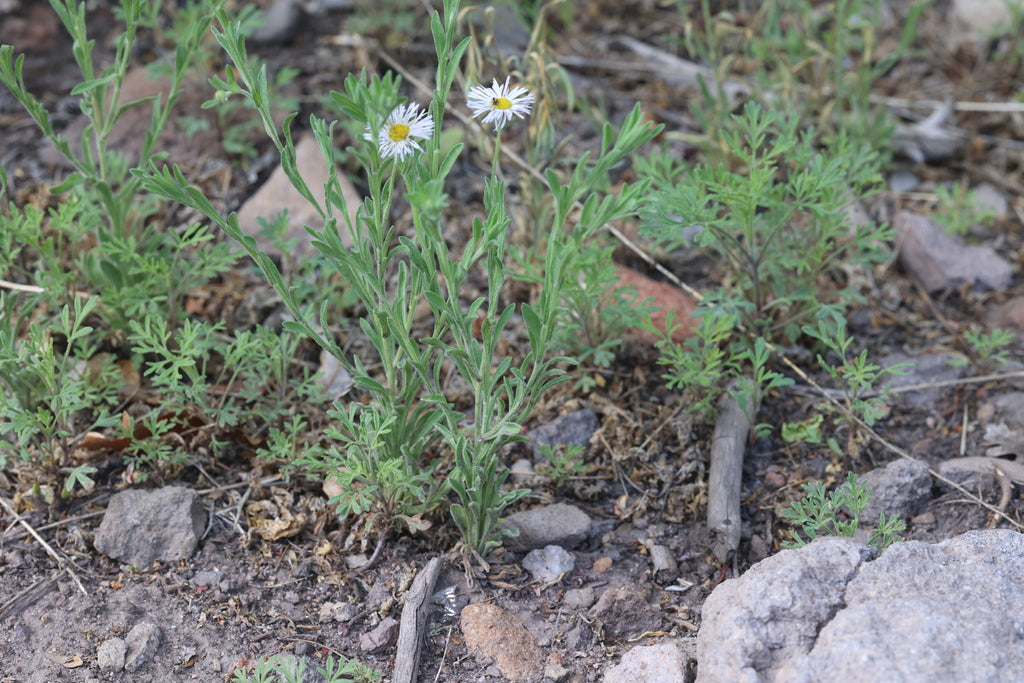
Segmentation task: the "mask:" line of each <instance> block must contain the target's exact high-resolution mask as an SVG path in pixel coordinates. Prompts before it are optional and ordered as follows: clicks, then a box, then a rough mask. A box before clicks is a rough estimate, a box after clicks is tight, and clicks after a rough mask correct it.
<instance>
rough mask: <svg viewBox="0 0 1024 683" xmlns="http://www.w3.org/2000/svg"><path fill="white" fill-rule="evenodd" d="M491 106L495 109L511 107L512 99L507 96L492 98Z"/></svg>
mask: <svg viewBox="0 0 1024 683" xmlns="http://www.w3.org/2000/svg"><path fill="white" fill-rule="evenodd" d="M491 106H492V107H494V108H495V109H511V108H512V100H510V99H509V98H507V97H494V98H491Z"/></svg>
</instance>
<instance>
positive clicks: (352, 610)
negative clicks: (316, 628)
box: [320, 602, 359, 623]
mask: <svg viewBox="0 0 1024 683" xmlns="http://www.w3.org/2000/svg"><path fill="white" fill-rule="evenodd" d="M357 614H359V608H358V607H356V606H355V605H354V604H353V603H351V602H325V603H324V604H322V605H320V623H323V622H325V621H337V622H341V623H345V622H347V621H351V620H352V617H354V616H355V615H357Z"/></svg>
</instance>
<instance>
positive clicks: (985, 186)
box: [974, 183, 1010, 221]
mask: <svg viewBox="0 0 1024 683" xmlns="http://www.w3.org/2000/svg"><path fill="white" fill-rule="evenodd" d="M974 206H975V208H976V209H988V211H990V212H991V213H992V215H993V216H994V217H995V219H996V220H1000V221H1001V220H1003V219H1004V218H1006V217H1007V216H1009V215H1010V202H1009V201H1008V200H1007V199H1006V195H1005V194H1003V193H1002V192H1001V191H1000V190H999V188H997V187H996V186H995V185H993V184H992V183H979V184H978V186H977V187H975V188H974Z"/></svg>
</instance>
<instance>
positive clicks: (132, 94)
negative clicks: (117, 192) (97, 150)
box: [40, 66, 264, 168]
mask: <svg viewBox="0 0 1024 683" xmlns="http://www.w3.org/2000/svg"><path fill="white" fill-rule="evenodd" d="M170 88H171V79H170V77H169V76H162V77H160V78H153V77H152V73H151V72H150V71H149V69H147V68H146V67H145V66H133V67H131V68H130V69H128V72H127V73H126V74H125V78H124V82H123V83H122V85H121V89H120V92H119V93H118V104H120V105H124V104H127V103H129V102H135V101H137V100H142V99H145V98H152V97H157V96H159V97H160V102H161V104H164V105H166V103H167V94H168V92H169V91H170ZM110 90H112V89H108V92H109V91H110ZM213 93H214V91H213V88H212V87H211V86H210V84H209V83H208V82H207V81H206V76H204V75H203V74H202V73H201V69H198V68H194V69H192V70H191V71H190V73H189V75H188V76H186V77H185V80H184V81H183V84H182V90H181V92H180V96H179V97H178V100H177V101H176V102H175V104H174V109H173V110H172V111H171V114H170V117H169V118H168V119H167V125H165V126H164V129H163V131H162V132H161V133H160V136H159V138H157V143H156V145H155V147H154V149H157V150H160V151H162V152H167V153H168V155H169V158H170V159H172V160H173V161H174V163H177V164H181V165H182V166H185V167H187V166H189V165H190V164H191V163H193V162H195V161H196V160H198V159H200V158H203V157H207V156H208V155H209V154H210V152H211V151H212V152H213V154H214V155H217V154H222V152H221V149H222V147H221V138H220V136H221V129H220V122H219V121H218V117H217V113H216V110H215V109H203V108H202V104H203V102H205V101H206V100H209V99H210V98H211V97H212V96H213ZM246 115H247V116H248V115H249V114H248V113H247V114H246ZM186 116H188V117H191V118H194V119H199V120H202V121H205V122H206V123H207V126H206V127H205V128H203V129H197V130H189V131H186V130H185V127H184V125H185V124H184V123H183V119H184V117H186ZM152 122H153V105H152V104H151V103H148V102H147V103H143V104H140V105H138V106H135V107H132V108H131V109H128V110H126V111H124V113H122V114H121V116H119V117H118V119H117V123H116V125H114V127H113V129H112V130H111V132H110V135H109V136H108V137H107V147H108V149H116V150H117V151H118V153H120V154H123V155H124V157H125V160H126V161H127V163H129V164H131V165H135V164H138V162H139V158H140V157H141V156H142V151H143V146H144V144H145V140H146V133H147V132H148V131H149V130H150V127H151V126H152ZM89 125H91V122H90V121H89V118H88V117H87V116H85V115H84V114H82V115H79V116H77V117H76V118H75V119H74V120H73V121H72V122H71V123H70V124H68V126H67V128H65V129H64V130H62V131H61V135H63V136H64V137H65V138H66V139H67V140H68V141H70V143H71V150H72V152H73V153H75V154H77V155H78V156H79V158H81V146H80V145H79V144H78V140H80V139H81V137H82V134H83V133H84V131H85V128H86V126H89ZM260 134H261V135H264V133H263V132H262V128H261V129H260ZM90 140H91V138H90ZM40 158H41V159H43V160H44V161H45V162H46V163H48V164H54V165H56V166H59V167H61V168H70V162H69V161H68V160H67V157H65V156H64V155H63V154H61V153H60V152H59V151H57V148H56V147H55V146H53V144H50V143H47V144H45V146H44V147H43V148H42V150H41V151H40Z"/></svg>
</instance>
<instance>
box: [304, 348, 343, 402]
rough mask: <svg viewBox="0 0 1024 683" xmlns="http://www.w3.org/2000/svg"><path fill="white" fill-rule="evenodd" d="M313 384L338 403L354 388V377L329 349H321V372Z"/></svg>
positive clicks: (317, 374)
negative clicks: (321, 388)
mask: <svg viewBox="0 0 1024 683" xmlns="http://www.w3.org/2000/svg"><path fill="white" fill-rule="evenodd" d="M313 382H315V383H316V384H318V385H320V386H321V387H323V388H324V392H325V393H326V394H327V397H328V399H330V400H331V401H336V400H338V399H339V398H341V397H342V396H344V395H345V394H347V393H348V390H349V389H351V388H352V375H350V374H348V370H346V369H345V366H344V365H342V364H341V361H339V360H338V359H337V358H335V357H334V356H333V355H331V354H330V353H328V352H327V349H321V350H320V372H318V373H316V377H314V378H313Z"/></svg>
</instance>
